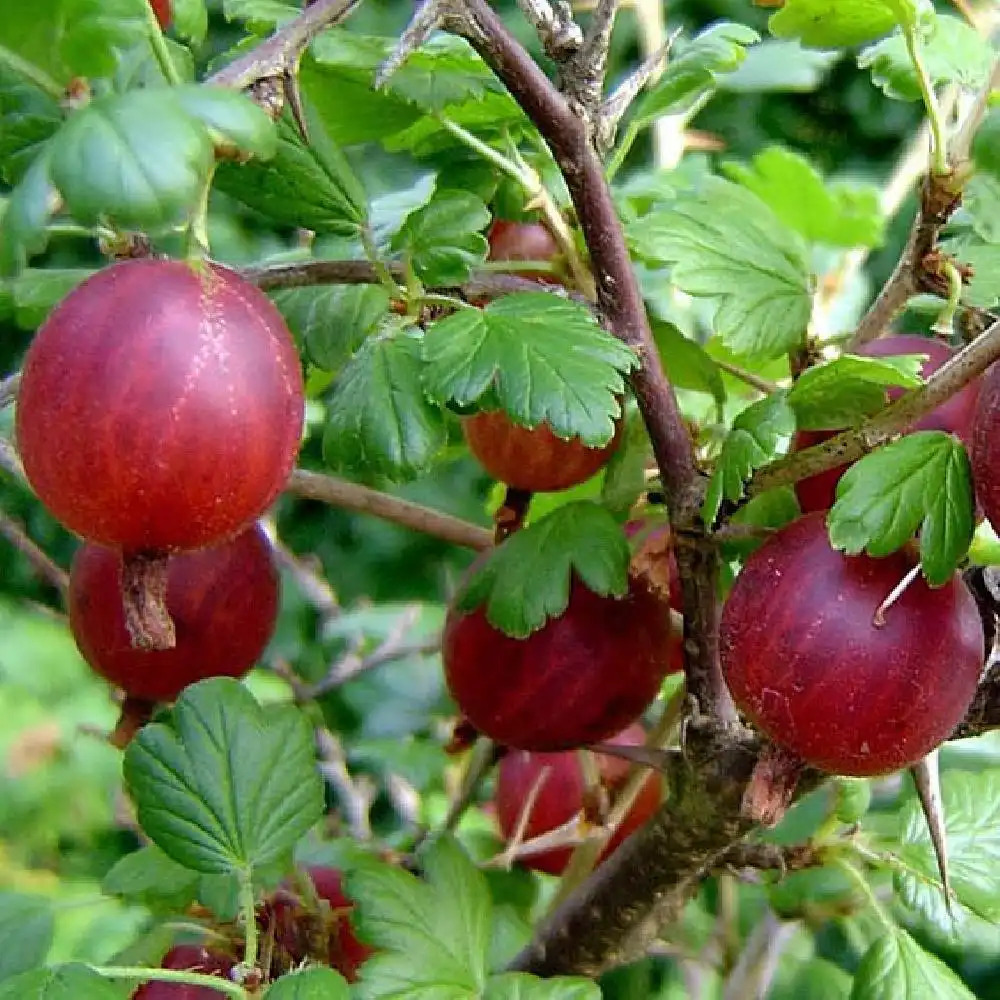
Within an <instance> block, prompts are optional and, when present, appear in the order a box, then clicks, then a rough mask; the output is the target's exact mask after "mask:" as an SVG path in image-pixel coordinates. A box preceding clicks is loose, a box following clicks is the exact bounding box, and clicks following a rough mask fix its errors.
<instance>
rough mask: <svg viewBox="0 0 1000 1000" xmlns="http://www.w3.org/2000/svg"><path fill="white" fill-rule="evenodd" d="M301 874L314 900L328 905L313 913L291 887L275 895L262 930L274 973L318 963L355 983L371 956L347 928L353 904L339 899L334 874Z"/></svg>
mask: <svg viewBox="0 0 1000 1000" xmlns="http://www.w3.org/2000/svg"><path fill="white" fill-rule="evenodd" d="M306 871H307V873H308V875H309V877H310V878H311V879H312V883H313V885H314V886H315V889H316V895H317V896H318V897H319V899H320V900H323V901H325V903H326V904H327V905H326V906H324V907H322V909H321V910H320V911H319V912H316V911H315V910H314V909H311V908H310V906H309V900H307V899H302V898H300V897H299V896H297V895H296V894H295V893H294V892H292V891H291V887H290V886H289V887H288V888H285V889H281V890H279V891H278V892H277V893H275V895H274V897H273V898H272V899H271V900H270V901H269V903H268V904H267V906H266V907H265V909H266V913H267V917H266V920H265V926H268V925H269V927H270V931H271V933H272V935H273V939H274V943H275V946H276V949H277V950H278V951H279V953H280V958H281V959H282V962H281V964H280V965H279V968H278V970H276V971H279V972H281V971H287V968H291V967H294V966H296V965H299V964H301V963H302V962H304V961H308V960H311V961H314V962H315V961H322V962H326V963H327V964H328V965H329V966H330V967H331V968H334V969H336V970H337V971H338V972H339V973H340V974H341V975H342V976H343V977H344V978H345V979H346V980H348V982H354V981H355V980H356V979H357V977H358V968H359V967H360V966H361V964H362V963H363V962H364V961H365V960H366V959H367V958H368V957H369V956H370V955H372V954H374V952H375V949H374V948H371V947H369V946H368V945H366V944H362V943H361V942H360V941H359V940H358V939H357V936H356V935H355V933H354V929H353V928H352V926H351V911H352V910H353V909H354V900H352V899H351V898H350V897H348V896H347V895H346V894H345V893H344V889H343V882H342V878H341V873H340V871H339V870H338V869H336V868H327V867H323V866H314V867H311V868H307V869H306Z"/></svg>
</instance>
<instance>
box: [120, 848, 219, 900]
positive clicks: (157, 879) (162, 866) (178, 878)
mask: <svg viewBox="0 0 1000 1000" xmlns="http://www.w3.org/2000/svg"><path fill="white" fill-rule="evenodd" d="M198 878H199V876H198V873H197V872H193V871H191V870H190V869H189V868H185V867H184V866H183V865H179V864H178V863H177V862H176V861H172V860H171V859H170V858H169V857H168V856H167V855H166V854H164V853H163V851H161V850H160V849H159V848H158V847H157V846H156V845H155V844H149V845H147V846H146V847H140V848H139V850H137V851H133V852H132V853H131V854H126V855H125V856H124V857H123V858H119V859H118V861H116V862H115V864H114V865H113V866H112V868H111V870H110V871H109V872H108V873H107V875H105V876H104V881H103V882H102V883H101V888H102V889H103V890H104V892H105V893H107V894H108V895H109V896H122V897H124V898H126V899H129V900H132V901H134V902H138V903H144V904H145V905H147V906H150V907H155V906H157V905H163V906H169V907H171V908H173V909H174V910H175V911H180V910H183V909H184V907H185V906H186V905H187V904H188V903H190V902H191V901H192V900H193V899H194V898H195V897H196V895H197V892H198Z"/></svg>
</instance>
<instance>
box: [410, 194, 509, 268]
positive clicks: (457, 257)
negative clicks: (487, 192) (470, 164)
mask: <svg viewBox="0 0 1000 1000" xmlns="http://www.w3.org/2000/svg"><path fill="white" fill-rule="evenodd" d="M489 221H490V210H489V209H488V208H487V207H486V204H485V202H484V201H483V200H482V199H481V198H479V197H477V196H476V195H474V194H469V193H467V192H465V191H438V192H436V193H435V195H434V197H433V198H432V199H431V200H430V202H429V203H428V204H426V205H424V206H423V208H420V209H418V210H417V211H416V212H413V213H412V214H411V215H409V216H407V218H406V221H405V222H404V223H403V227H402V229H400V230H399V232H398V233H396V235H395V237H394V238H393V240H392V248H393V249H394V250H399V251H402V252H403V253H404V254H406V255H407V256H408V257H409V258H410V260H411V262H412V264H413V269H414V270H415V271H416V274H417V277H418V278H420V280H421V281H422V282H423V283H424V284H425V285H438V286H441V285H461V284H464V283H465V282H466V281H467V280H468V278H469V273H470V271H471V270H472V268H473V267H475V266H477V265H478V264H481V263H482V262H483V261H484V260H485V259H486V252H487V250H488V249H489V247H488V245H487V243H486V237H485V236H484V235H483V233H482V231H483V230H484V229H485V228H486V226H487V225H488V224H489Z"/></svg>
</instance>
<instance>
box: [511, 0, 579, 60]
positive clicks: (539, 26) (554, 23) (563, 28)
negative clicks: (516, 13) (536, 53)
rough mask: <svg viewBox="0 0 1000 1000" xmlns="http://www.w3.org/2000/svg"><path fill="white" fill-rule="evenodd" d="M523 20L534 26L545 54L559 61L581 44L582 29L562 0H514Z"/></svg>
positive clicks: (576, 50) (577, 49) (576, 49)
mask: <svg viewBox="0 0 1000 1000" xmlns="http://www.w3.org/2000/svg"><path fill="white" fill-rule="evenodd" d="M517 5H518V7H520V8H521V13H522V14H523V15H524V19H525V20H526V21H527V22H528V23H529V24H530V25H531V26H532V27H533V28H534V29H535V34H537V35H538V38H539V41H541V43H542V48H543V49H545V54H546V55H547V56H549V58H550V59H552V60H553V61H554V62H557V63H561V62H563V61H564V60H565V59H566V58H567V57H568V56H570V55H572V54H573V53H574V52H578V51H579V50H580V47H581V46H582V45H583V32H582V31H581V30H580V26H579V25H578V24H577V23H576V21H575V20H574V19H573V11H572V8H571V7H570V5H569V4H568V3H567V2H566V0H554V2H552V3H550V2H549V0H517Z"/></svg>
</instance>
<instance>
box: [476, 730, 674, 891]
mask: <svg viewBox="0 0 1000 1000" xmlns="http://www.w3.org/2000/svg"><path fill="white" fill-rule="evenodd" d="M645 739H646V734H645V732H644V731H643V728H642V726H640V725H639V724H638V723H634V724H633V725H631V726H629V727H628V728H627V729H624V730H622V732H620V733H618V734H617V735H615V736H613V737H612V738H611V739H609V740H608V741H607V742H608V743H613V744H616V745H618V746H642V745H643V744H644V743H645ZM594 756H595V758H596V761H597V767H598V771H599V772H600V775H601V784H602V785H603V786H604V787H605V788H606V789H608V791H609V792H614V791H617V790H618V789H619V788H621V786H622V785H623V784H624V783H625V780H626V778H627V776H628V773H629V764H628V762H627V761H624V760H622V759H621V758H619V757H612V756H610V755H609V754H602V753H595V755H594ZM545 768H548V769H549V770H548V774H547V775H546V777H545V779H544V780H543V781H542V784H541V785H540V786H539V788H538V792H537V794H536V796H535V800H534V804H533V806H532V809H531V813H530V815H529V816H528V819H527V822H526V823H525V827H524V833H523V840H532V839H533V838H535V837H539V836H541V835H542V834H543V833H548V831H549V830H554V829H556V828H557V827H559V826H562V825H563V824H564V823H567V822H568V821H569V820H571V819H572V818H573V817H574V816H575V815H576V814H577V813H578V812H579V811H580V810H581V809H582V808H583V806H584V793H585V788H586V785H585V782H584V777H583V769H582V767H581V766H580V758H579V756H578V752H577V751H575V750H568V751H563V752H562V753H529V752H528V751H525V750H511V751H508V753H507V754H506V755H505V756H504V757H503V759H502V760H501V761H500V767H499V770H498V774H497V791H496V813H497V822H498V823H499V825H500V832H501V834H502V835H503V837H504V839H505V840H508V841H509V840H510V839H511V837H512V836H513V835H514V832H515V830H516V829H517V825H518V822H519V821H520V818H521V811H522V810H523V809H524V807H525V804H526V802H527V801H528V796H529V795H531V793H532V790H533V789H534V788H535V785H536V783H537V782H538V780H539V775H541V773H542V771H543V770H544V769H545ZM662 791H663V789H662V784H661V781H660V776H659V775H658V774H657V773H656V772H655V771H650V772H649V774H648V776H647V777H646V780H645V781H644V782H643V784H642V787H641V788H640V790H639V793H638V795H637V796H636V798H635V801H634V802H633V803H632V808H631V809H629V811H628V812H627V813H626V814H625V818H624V819H623V820H622V822H621V825H620V826H619V827H618V829H617V830H616V831H615V834H614V836H613V837H612V838H611V840H610V841H609V842H608V845H607V847H605V849H604V851H603V852H602V854H601V858H600V860H601V861H603V860H604V859H605V858H606V857H608V856H609V855H611V854H613V853H614V852H615V851H616V850H617V849H618V848H619V847H620V846H621V845H622V844H623V843H624V842H625V840H626V839H627V838H628V837H629V836H631V834H633V833H634V832H635V831H636V830H638V829H639V827H640V826H642V825H643V824H644V823H645V822H646V821H647V820H648V819H649V818H650V817H651V816H652V815H653V813H655V812H656V810H657V809H658V808H659V806H660V800H661V798H662ZM571 854H572V850H571V849H570V848H568V847H562V848H556V849H554V850H551V851H544V852H541V853H539V854H530V855H526V856H525V857H522V858H520V859H519V863H520V864H521V865H523V866H524V867H525V868H530V869H531V870H532V871H537V872H545V873H547V874H549V875H561V874H562V873H563V871H564V870H565V868H566V865H567V864H568V863H569V859H570V855H571Z"/></svg>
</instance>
